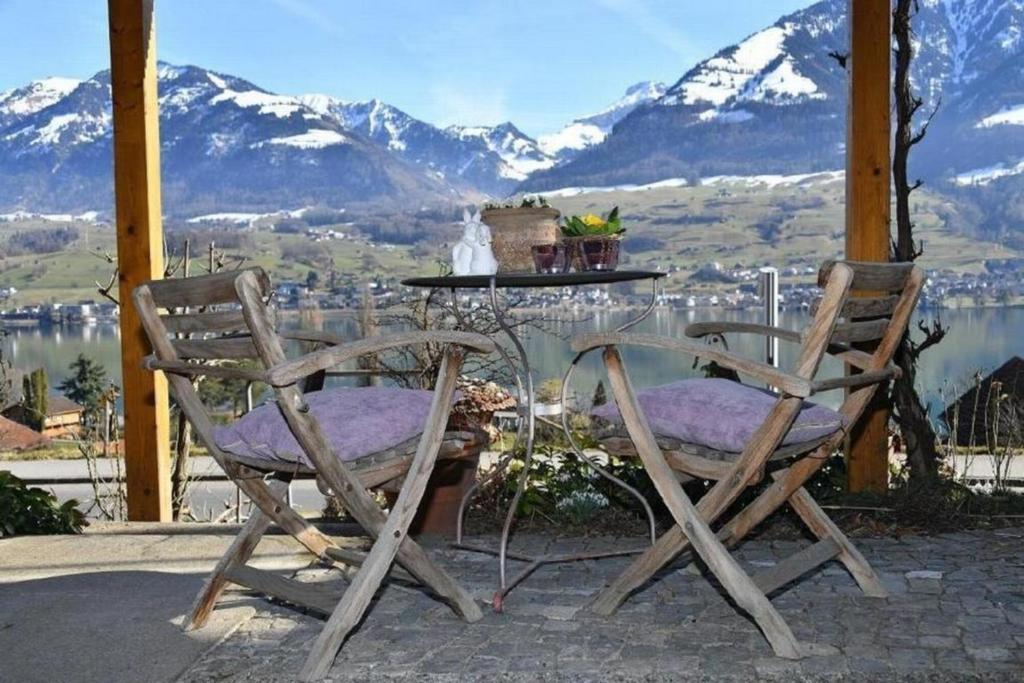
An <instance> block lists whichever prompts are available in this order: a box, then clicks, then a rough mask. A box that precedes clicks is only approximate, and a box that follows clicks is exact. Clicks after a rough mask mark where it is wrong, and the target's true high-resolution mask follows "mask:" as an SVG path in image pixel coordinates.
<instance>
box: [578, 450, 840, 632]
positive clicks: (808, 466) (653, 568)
mask: <svg viewBox="0 0 1024 683" xmlns="http://www.w3.org/2000/svg"><path fill="white" fill-rule="evenodd" d="M835 445H836V444H835V443H833V442H832V441H829V442H828V443H825V444H822V445H821V446H819V447H818V450H817V451H815V452H814V453H812V454H811V455H809V456H807V457H805V458H803V459H801V460H798V461H797V462H795V463H793V465H792V466H790V467H789V468H788V469H786V470H784V472H785V475H786V476H785V477H781V478H778V477H777V478H776V481H775V483H774V484H773V485H772V486H770V487H769V488H767V489H766V490H765V491H763V492H762V493H761V494H760V495H759V496H758V497H757V499H755V501H754V502H753V503H751V504H750V505H748V506H747V507H745V508H744V509H743V510H742V511H740V512H739V514H737V515H736V516H735V517H733V518H732V519H731V520H729V522H728V523H726V524H725V525H724V526H723V527H722V528H721V529H720V530H719V532H718V538H719V539H720V540H721V541H722V542H723V543H725V544H726V546H728V547H732V546H734V545H736V544H737V543H739V542H740V541H741V540H742V539H743V538H744V537H745V536H746V535H747V534H748V533H750V531H751V529H753V528H754V527H756V526H757V525H758V524H760V523H761V521H762V520H764V519H765V518H766V517H768V515H770V514H771V513H772V512H774V511H775V510H777V509H778V508H779V506H781V505H782V504H783V503H785V502H786V500H787V499H788V498H789V496H790V495H792V492H793V491H795V490H796V489H798V488H800V486H802V485H803V483H804V482H805V481H807V480H808V479H809V478H810V477H811V476H813V475H814V473H815V472H817V471H818V470H819V469H820V468H821V466H822V465H823V464H824V462H825V460H826V459H827V456H828V454H829V453H831V452H832V450H833V449H834V448H835ZM722 485H723V482H719V483H718V484H716V485H715V487H716V488H717V487H718V486H722ZM707 497H708V496H706V495H705V497H704V498H702V499H701V501H700V502H699V503H698V504H697V509H698V510H700V512H701V516H702V517H703V518H704V520H705V521H708V522H710V521H713V519H714V518H715V517H717V516H718V514H720V512H721V511H720V510H715V511H714V517H712V516H711V515H710V514H709V512H710V511H708V510H707V509H706V507H705V505H704V503H705V499H706V498H707ZM688 546H689V540H688V539H687V538H686V535H685V534H684V533H683V532H682V530H681V529H680V528H679V527H676V526H674V527H672V528H671V529H669V530H668V531H666V532H665V534H664V535H663V536H662V537H661V538H659V539H658V541H657V542H656V543H655V544H654V545H653V546H651V547H650V548H648V549H647V550H646V551H644V552H643V553H641V554H640V555H639V556H638V557H637V558H636V559H635V560H634V561H633V562H632V564H630V566H629V567H628V568H627V569H626V570H625V571H624V572H622V574H621V575H620V576H618V577H617V578H616V579H615V581H613V582H612V583H611V584H609V585H608V586H606V587H605V588H604V590H602V591H601V592H600V593H599V594H598V596H597V598H595V599H594V601H593V603H591V606H590V609H591V610H593V611H594V612H596V613H598V614H602V615H605V616H609V615H611V614H613V613H614V612H615V610H617V609H618V608H619V606H620V605H622V603H623V602H625V600H626V598H628V597H629V595H630V594H631V593H632V592H633V591H635V590H637V589H638V588H640V587H641V586H643V585H644V584H645V583H646V582H647V581H649V580H650V579H651V577H653V576H654V575H655V574H656V573H658V571H660V570H661V568H662V567H664V566H666V565H667V564H668V563H670V562H672V561H673V560H674V559H675V558H676V557H678V556H679V555H680V554H681V553H683V552H685V551H686V549H687V547H688Z"/></svg>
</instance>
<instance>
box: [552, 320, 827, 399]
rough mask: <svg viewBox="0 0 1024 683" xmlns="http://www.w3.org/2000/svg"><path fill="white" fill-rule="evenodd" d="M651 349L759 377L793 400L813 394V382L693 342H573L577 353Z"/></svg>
mask: <svg viewBox="0 0 1024 683" xmlns="http://www.w3.org/2000/svg"><path fill="white" fill-rule="evenodd" d="M619 345H627V346H649V347H654V348H658V349H665V350H666V351H681V352H683V353H685V354H688V355H691V356H696V357H698V358H706V359H707V360H713V361H715V362H716V363H718V364H719V365H723V366H725V367H727V368H731V369H733V370H736V371H737V372H742V373H744V374H747V375H751V376H753V377H756V378H757V379H759V380H762V381H764V382H766V383H768V384H771V385H772V386H774V387H778V388H779V390H780V391H782V392H783V393H785V394H788V395H789V396H797V397H799V398H806V397H808V396H810V395H811V394H812V393H814V392H813V388H812V386H811V382H810V381H808V380H806V379H803V378H802V377H797V376H796V375H791V374H789V373H788V372H784V371H782V370H779V369H778V368H776V367H773V366H771V365H768V364H767V363H761V362H758V361H755V360H751V359H749V358H744V357H743V356H737V355H736V354H733V353H730V352H728V351H723V350H721V349H717V348H715V347H713V346H709V345H707V344H698V343H696V342H693V341H690V340H689V339H673V338H671V337H660V336H658V335H654V334H631V333H628V332H609V333H597V334H585V335H581V336H579V337H576V338H575V339H573V340H572V348H573V350H574V351H577V352H579V351H587V350H590V349H595V348H598V347H601V346H619Z"/></svg>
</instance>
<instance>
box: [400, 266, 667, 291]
mask: <svg viewBox="0 0 1024 683" xmlns="http://www.w3.org/2000/svg"><path fill="white" fill-rule="evenodd" d="M664 276H665V273H660V272H658V271H656V270H592V271H587V272H583V273H498V274H497V275H442V276H438V277H412V278H408V279H405V280H402V284H403V285H406V286H407V287H429V288H435V287H437V288H446V289H486V288H488V287H490V286H491V280H492V279H493V280H494V286H495V287H516V288H523V287H574V286H579V285H605V284H610V283H613V282H631V281H634V280H656V279H658V278H661V277H664Z"/></svg>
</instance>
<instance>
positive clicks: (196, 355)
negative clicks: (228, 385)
mask: <svg viewBox="0 0 1024 683" xmlns="http://www.w3.org/2000/svg"><path fill="white" fill-rule="evenodd" d="M171 345H172V346H173V347H174V351H175V353H176V354H177V355H178V357H179V358H192V359H197V360H199V359H202V360H240V359H243V358H259V354H258V353H257V352H256V347H255V346H254V345H253V343H252V337H250V336H248V335H246V336H244V337H221V338H219V339H218V338H214V339H172V340H171Z"/></svg>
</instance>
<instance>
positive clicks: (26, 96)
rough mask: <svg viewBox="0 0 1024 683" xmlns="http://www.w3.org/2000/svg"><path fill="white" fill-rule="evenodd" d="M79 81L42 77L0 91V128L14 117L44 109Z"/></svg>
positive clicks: (74, 86) (71, 89)
mask: <svg viewBox="0 0 1024 683" xmlns="http://www.w3.org/2000/svg"><path fill="white" fill-rule="evenodd" d="M79 83H81V81H78V80H75V79H74V78H60V77H52V78H44V79H42V80H38V81H32V82H31V83H29V84H28V85H26V86H24V87H21V88H14V89H12V90H7V91H4V92H0V128H3V127H5V126H6V125H7V124H8V123H10V122H12V121H14V120H15V119H17V118H19V117H23V116H27V115H29V114H34V113H35V112H37V111H39V110H40V109H46V108H47V107H49V106H50V105H51V104H53V103H54V102H56V101H57V100H59V99H61V98H63V97H66V96H67V95H68V94H69V93H71V91H73V90H74V89H75V88H77V87H78V85H79Z"/></svg>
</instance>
